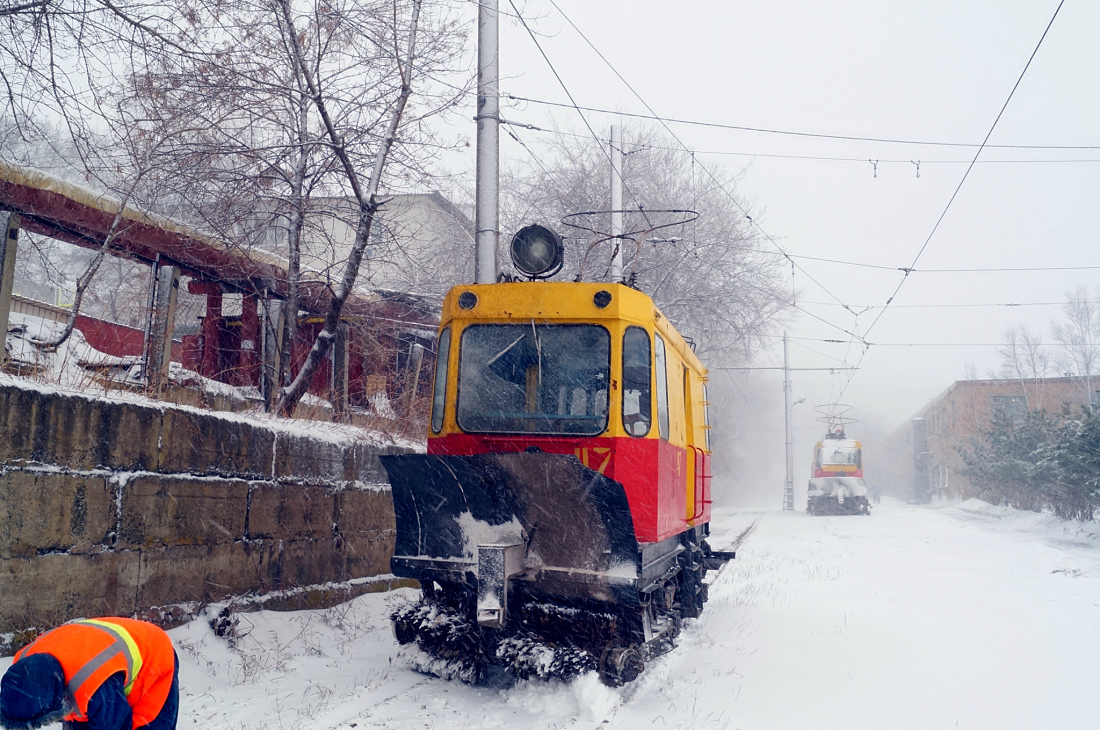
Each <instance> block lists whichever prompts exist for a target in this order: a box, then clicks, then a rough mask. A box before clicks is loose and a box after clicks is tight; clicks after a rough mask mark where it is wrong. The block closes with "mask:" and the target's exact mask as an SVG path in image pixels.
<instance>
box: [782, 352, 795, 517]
mask: <svg viewBox="0 0 1100 730" xmlns="http://www.w3.org/2000/svg"><path fill="white" fill-rule="evenodd" d="M783 424H784V427H785V430H786V432H787V454H786V456H787V478H786V480H785V481H784V482H783V510H784V511H792V512H793V511H794V431H793V429H792V428H791V361H790V356H789V355H788V351H787V333H786V332H784V333H783Z"/></svg>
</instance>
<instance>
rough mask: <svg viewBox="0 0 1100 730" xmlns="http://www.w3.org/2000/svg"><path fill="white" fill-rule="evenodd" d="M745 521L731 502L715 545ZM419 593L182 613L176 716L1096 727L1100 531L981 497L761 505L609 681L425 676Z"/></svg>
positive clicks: (208, 728)
mask: <svg viewBox="0 0 1100 730" xmlns="http://www.w3.org/2000/svg"><path fill="white" fill-rule="evenodd" d="M754 518H755V515H751V514H746V513H743V512H724V513H719V514H718V515H717V519H716V524H717V525H718V526H719V528H718V529H717V530H716V535H715V539H714V541H713V542H714V543H715V545H716V547H718V546H720V545H721V544H722V542H723V540H727V539H732V536H733V535H735V534H737V533H739V532H740V531H741V530H742V529H743V528H744V526H745V525H747V524H749V523H750V522H751V521H752V519H754ZM723 533H724V534H723ZM712 575H713V574H712ZM412 597H413V592H411V591H398V592H395V593H389V594H374V595H367V596H363V597H361V598H359V599H357V600H355V601H353V602H351V603H348V604H345V605H343V606H339V607H337V608H333V609H328V610H325V611H312V612H299V613H273V612H262V613H253V614H242V615H240V621H241V623H240V626H239V634H240V636H239V638H238V639H237V640H236V643H235V646H234V647H230V646H229V644H228V643H227V642H226V640H225V639H221V638H218V637H216V636H215V635H214V634H213V632H212V631H211V629H210V628H209V626H208V625H207V623H206V622H205V621H196V622H194V623H192V624H190V625H188V626H183V627H180V628H178V629H175V630H173V631H172V632H171V634H172V638H173V640H174V641H175V642H176V645H177V648H178V649H179V653H180V659H181V662H182V670H181V675H180V679H181V684H182V687H183V698H182V705H183V707H182V715H181V721H180V724H179V727H180V728H181V730H183V729H185V728H186V729H188V730H191V729H193V728H194V729H197V728H202V729H203V730H218V729H221V728H226V729H227V730H228V729H234V730H245V729H246V728H247V729H252V730H276V729H289V728H316V729H318V730H325V729H328V728H334V729H335V728H341V729H343V728H357V729H361V728H428V727H432V728H438V727H447V728H452V727H453V728H494V727H502V728H503V727H509V728H597V727H599V728H605V727H607V728H610V727H622V728H637V727H659V728H687V727H691V728H745V729H749V728H775V729H781V728H791V729H802V728H813V729H814V730H826V729H828V728H844V730H860V729H861V728H868V729H870V728H874V729H875V730H881V729H883V728H890V729H896V728H919V729H922V730H923V729H926V728H954V727H960V728H997V729H1007V728H1093V727H1097V726H1100V707H1098V703H1097V702H1096V700H1095V699H1094V697H1095V695H1094V692H1095V691H1096V690H1095V686H1096V680H1095V678H1096V676H1097V675H1096V669H1095V667H1096V666H1097V664H1098V662H1100V530H1098V529H1097V527H1096V526H1095V525H1081V524H1080V523H1066V522H1061V521H1058V520H1055V519H1053V518H1050V517H1045V516H1042V515H1035V514H1031V513H1020V512H1015V511H1013V510H1009V509H1003V508H995V507H991V506H989V505H986V504H984V503H981V502H977V501H969V502H964V503H961V504H960V503H956V504H951V505H938V506H925V507H915V506H910V505H905V504H902V503H900V502H896V501H891V500H885V501H884V502H883V504H882V505H879V506H876V507H875V509H874V511H873V513H872V515H871V516H870V517H810V516H808V515H806V514H804V513H782V512H770V513H767V514H765V515H764V516H763V519H762V520H761V522H760V523H759V526H758V527H757V528H756V530H755V531H754V532H753V533H752V534H751V535H750V536H749V537H748V539H747V540H746V541H745V542H744V543H743V544H742V545H741V547H740V549H739V551H738V559H737V560H736V561H735V562H734V563H731V564H730V565H728V566H727V567H726V568H725V569H724V570H723V571H722V572H721V573H720V574H719V575H718V576H717V577H716V578H714V580H713V584H712V586H711V591H710V597H711V600H710V603H708V604H707V608H706V612H705V614H704V616H703V617H702V618H701V619H699V620H698V621H694V622H689V623H688V624H687V627H686V630H685V632H684V634H683V635H682V637H681V642H680V646H679V648H678V649H676V650H675V651H674V652H673V653H671V654H669V655H666V656H664V657H662V658H660V659H658V660H657V661H655V662H653V663H652V664H651V665H650V666H649V667H648V668H647V671H646V673H645V674H644V675H643V677H642V678H641V679H639V680H638V681H637V682H635V683H633V684H631V685H628V686H627V687H625V688H622V689H617V690H612V689H609V688H607V687H604V686H603V685H601V684H600V683H599V681H598V680H597V679H596V677H595V676H586V677H581V678H579V679H578V680H576V681H574V682H573V683H571V684H568V685H566V684H561V683H549V684H548V683H542V682H530V683H521V684H519V685H517V686H515V687H513V688H511V689H508V690H503V691H502V690H489V689H477V688H473V687H469V686H466V685H462V684H459V683H457V682H447V681H443V680H439V679H435V678H431V677H426V676H422V675H419V674H416V673H414V672H412V671H410V670H409V669H408V668H407V665H406V663H405V661H404V660H403V658H402V657H401V656H400V654H399V650H398V647H397V645H396V643H395V642H394V640H393V638H392V637H391V634H390V631H389V627H388V622H387V619H386V614H387V612H388V611H389V610H390V607H391V606H393V605H395V604H396V603H397V602H400V601H405V600H410V599H411V598H412ZM9 661H10V660H7V659H5V660H0V670H3V669H6V667H7V664H8V662H9Z"/></svg>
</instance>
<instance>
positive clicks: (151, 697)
mask: <svg viewBox="0 0 1100 730" xmlns="http://www.w3.org/2000/svg"><path fill="white" fill-rule="evenodd" d="M31 654H51V655H53V656H54V657H55V658H56V659H57V660H58V661H59V662H61V667H62V669H63V670H64V672H65V684H66V688H67V689H68V692H69V694H70V695H72V696H73V699H74V700H75V701H76V710H75V711H74V712H72V713H71V714H69V715H67V716H66V717H65V721H66V722H88V702H89V701H90V700H91V699H92V695H93V694H95V692H96V690H98V689H99V688H100V687H101V686H102V685H103V683H104V682H106V681H107V678H108V677H110V676H111V675H113V674H116V673H117V672H123V673H124V674H125V683H126V687H125V690H124V691H125V693H126V700H127V702H129V703H130V709H131V711H132V713H133V722H134V727H135V728H139V727H141V726H143V725H148V724H149V723H151V722H152V721H153V720H155V719H156V717H157V714H158V713H159V712H160V710H161V708H162V707H164V701H165V700H166V699H168V692H169V691H170V690H171V689H172V677H173V674H174V673H175V652H174V651H173V649H172V640H171V639H169V638H168V634H166V633H164V631H163V630H161V629H160V628H159V627H157V626H154V625H153V624H151V623H147V622H145V621H135V620H134V619H129V618H94V619H85V620H83V621H74V622H73V623H70V624H65V625H63V626H59V627H57V628H56V629H53V630H52V631H47V632H46V633H45V634H42V636H39V637H38V638H37V639H35V640H34V642H32V643H31V644H29V645H27V646H26V647H24V648H23V649H22V650H21V651H20V652H19V653H18V654H16V655H15V660H14V662H12V663H13V664H14V663H15V662H18V661H19V660H20V659H22V658H23V657H26V656H29V655H31Z"/></svg>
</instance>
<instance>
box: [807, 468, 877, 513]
mask: <svg viewBox="0 0 1100 730" xmlns="http://www.w3.org/2000/svg"><path fill="white" fill-rule="evenodd" d="M806 510H807V511H808V512H810V513H811V514H822V515H848V514H851V515H859V514H863V515H865V514H870V513H871V504H870V502H868V501H867V485H866V484H865V483H864V482H863V479H861V478H859V477H818V478H816V479H811V480H810V484H809V489H808V490H807V492H806Z"/></svg>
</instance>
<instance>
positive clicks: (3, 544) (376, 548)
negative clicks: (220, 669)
mask: <svg viewBox="0 0 1100 730" xmlns="http://www.w3.org/2000/svg"><path fill="white" fill-rule="evenodd" d="M360 433H362V432H360ZM365 436H366V434H362V436H359V437H357V435H356V432H355V431H354V430H352V429H342V430H341V431H339V432H338V433H333V432H331V430H329V431H326V432H324V433H322V434H320V435H314V434H311V433H309V432H308V431H306V430H304V429H299V430H290V429H289V428H286V427H283V426H280V425H278V424H268V423H265V422H263V421H262V420H259V419H256V420H249V419H245V418H242V417H239V416H232V415H226V414H217V413H211V412H203V411H199V410H197V409H187V408H180V407H174V406H165V405H160V404H145V403H131V402H124V401H114V400H109V399H97V398H93V397H88V396H85V395H74V394H67V393H59V392H53V391H50V390H48V389H39V388H36V387H34V386H32V385H30V384H27V385H24V384H21V383H19V382H17V381H14V380H12V379H8V380H6V381H3V382H0V654H6V653H10V652H11V651H13V650H14V649H17V648H18V646H19V645H20V644H22V643H24V642H25V641H26V640H27V639H28V638H33V636H34V634H35V632H36V631H39V630H43V629H48V628H51V627H53V626H56V625H58V624H60V623H63V622H65V621H68V620H71V619H73V618H78V617H83V616H97V615H100V616H102V615H123V616H129V615H142V616H147V617H154V618H157V619H158V620H160V621H161V622H162V623H172V622H174V621H179V620H184V619H186V618H188V616H189V613H193V611H194V610H195V609H196V608H197V607H199V606H202V605H205V604H209V603H215V602H222V601H227V600H233V599H235V598H237V597H241V596H257V595H270V594H273V593H276V594H278V593H280V592H282V594H283V595H292V596H294V599H293V600H289V599H287V600H283V601H282V603H283V605H285V606H286V607H299V606H308V605H321V604H323V603H324V602H326V601H328V602H331V599H332V595H328V594H333V593H334V594H335V595H338V596H339V597H342V598H347V597H349V594H356V593H361V592H364V591H365V590H370V589H375V588H378V587H380V586H384V587H388V585H389V581H388V580H387V579H386V577H387V576H388V574H389V558H390V555H391V554H392V552H393V539H394V517H393V503H392V500H391V497H390V493H389V488H388V485H387V484H386V477H385V472H384V471H383V469H382V467H381V464H380V463H379V462H378V459H377V457H378V455H379V454H382V453H400V452H405V451H409V450H410V448H408V447H395V446H382V445H379V444H377V443H372V442H370V441H369V440H367V439H366V438H365ZM371 576H382V579H381V580H380V581H374V580H371V579H370V577H371ZM334 586H335V588H334ZM303 589H304V590H303Z"/></svg>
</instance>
